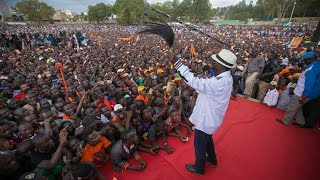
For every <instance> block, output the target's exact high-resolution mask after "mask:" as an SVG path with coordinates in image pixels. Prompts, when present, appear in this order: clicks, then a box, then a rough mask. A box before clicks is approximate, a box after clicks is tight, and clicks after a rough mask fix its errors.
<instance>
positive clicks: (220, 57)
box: [211, 49, 237, 68]
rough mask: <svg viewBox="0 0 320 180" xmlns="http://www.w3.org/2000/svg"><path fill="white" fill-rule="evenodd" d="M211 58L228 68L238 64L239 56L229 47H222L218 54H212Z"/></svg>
mask: <svg viewBox="0 0 320 180" xmlns="http://www.w3.org/2000/svg"><path fill="white" fill-rule="evenodd" d="M211 58H212V59H213V60H215V61H217V62H218V63H219V64H221V65H223V66H225V67H227V68H235V67H236V66H237V57H236V56H235V55H234V54H233V52H231V51H229V50H227V49H222V50H221V51H220V52H219V53H218V54H214V55H212V56H211Z"/></svg>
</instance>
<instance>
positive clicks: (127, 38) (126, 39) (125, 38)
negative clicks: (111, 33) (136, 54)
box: [119, 37, 131, 41]
mask: <svg viewBox="0 0 320 180" xmlns="http://www.w3.org/2000/svg"><path fill="white" fill-rule="evenodd" d="M119 39H121V40H122V41H130V39H131V38H130V37H124V38H119Z"/></svg>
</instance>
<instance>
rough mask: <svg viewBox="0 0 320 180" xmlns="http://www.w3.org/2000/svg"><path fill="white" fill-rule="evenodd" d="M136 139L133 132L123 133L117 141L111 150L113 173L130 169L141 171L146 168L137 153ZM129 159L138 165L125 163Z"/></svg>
mask: <svg viewBox="0 0 320 180" xmlns="http://www.w3.org/2000/svg"><path fill="white" fill-rule="evenodd" d="M137 146H138V138H137V137H136V136H135V134H134V133H133V132H130V131H124V132H122V134H121V139H120V140H118V141H117V142H116V143H115V144H114V145H113V146H112V149H111V159H112V166H113V169H114V170H115V171H119V170H120V171H121V170H122V171H123V170H126V169H131V170H134V171H142V170H143V169H144V168H145V167H146V162H145V161H144V160H143V158H142V157H141V156H140V155H139V153H138V151H137ZM130 157H134V158H135V159H136V160H137V161H138V162H139V165H132V164H129V163H128V162H127V160H128V159H129V158H130Z"/></svg>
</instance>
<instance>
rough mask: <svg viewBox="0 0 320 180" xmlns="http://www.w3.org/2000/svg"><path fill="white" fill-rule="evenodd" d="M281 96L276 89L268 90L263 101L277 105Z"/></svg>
mask: <svg viewBox="0 0 320 180" xmlns="http://www.w3.org/2000/svg"><path fill="white" fill-rule="evenodd" d="M278 98H279V92H278V91H277V90H276V89H273V90H270V89H269V90H268V92H267V94H266V96H265V97H264V99H263V103H266V104H267V105H268V106H275V105H277V102H278Z"/></svg>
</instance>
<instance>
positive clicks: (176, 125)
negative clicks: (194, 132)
mask: <svg viewBox="0 0 320 180" xmlns="http://www.w3.org/2000/svg"><path fill="white" fill-rule="evenodd" d="M181 127H183V128H186V130H187V136H189V135H190V133H191V128H190V127H189V126H187V125H184V124H182V123H181V114H180V112H179V111H178V110H171V111H170V112H169V118H168V119H167V120H166V131H167V134H168V135H169V136H174V137H179V138H180V139H181V141H183V142H186V141H188V137H187V136H185V135H184V134H183V133H182V132H181Z"/></svg>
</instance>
